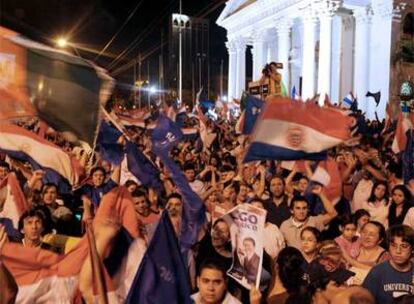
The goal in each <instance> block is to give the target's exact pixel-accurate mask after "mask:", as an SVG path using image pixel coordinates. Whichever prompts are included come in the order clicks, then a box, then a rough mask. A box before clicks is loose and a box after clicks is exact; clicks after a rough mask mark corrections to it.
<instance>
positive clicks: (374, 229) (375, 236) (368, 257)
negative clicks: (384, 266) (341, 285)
mask: <svg viewBox="0 0 414 304" xmlns="http://www.w3.org/2000/svg"><path fill="white" fill-rule="evenodd" d="M384 240H385V228H384V226H383V225H382V224H381V223H378V222H375V221H369V222H368V223H366V224H365V225H364V226H363V227H362V230H361V244H360V250H359V254H358V256H356V257H355V258H352V257H350V256H349V255H348V254H347V253H346V252H343V255H344V258H345V259H346V261H347V262H348V264H349V267H350V270H351V271H354V272H355V273H356V275H355V277H354V278H353V284H361V283H362V281H363V280H364V278H365V277H366V275H367V274H368V272H369V270H370V269H371V268H372V267H373V266H375V265H377V264H379V263H381V262H384V261H386V260H387V259H388V253H387V251H386V250H385V249H384V247H383V246H382V244H383V242H384Z"/></svg>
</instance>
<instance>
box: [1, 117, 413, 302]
mask: <svg viewBox="0 0 414 304" xmlns="http://www.w3.org/2000/svg"><path fill="white" fill-rule="evenodd" d="M352 115H354V116H355V117H356V120H357V121H359V122H361V123H360V124H359V126H360V130H359V133H360V137H359V142H358V144H356V145H353V146H352V147H349V146H346V145H342V146H337V147H335V148H333V149H331V150H330V151H329V153H328V161H330V162H331V163H332V164H334V166H335V168H336V170H337V172H339V176H340V185H339V188H340V194H341V195H340V197H339V198H338V199H335V200H332V199H330V196H329V195H327V192H328V190H329V189H326V187H325V186H323V185H321V184H320V183H318V182H316V181H314V180H312V177H313V175H314V172H315V170H316V167H317V164H318V162H317V161H308V160H301V161H298V162H296V163H295V164H294V165H293V167H290V168H289V169H287V166H284V164H283V162H281V161H276V160H264V161H259V162H251V163H243V157H244V154H245V152H246V149H247V147H248V143H249V138H248V136H245V135H242V134H237V133H236V132H235V124H236V121H235V120H233V119H232V118H229V117H228V116H227V113H224V112H223V111H221V112H219V113H218V117H219V118H218V119H217V120H215V121H213V120H209V121H208V122H207V129H208V132H209V133H210V134H212V133H214V134H216V136H215V138H214V140H213V141H212V143H211V145H210V147H208V148H206V147H204V148H201V149H200V148H199V147H198V139H197V138H187V139H186V138H185V139H184V140H182V141H181V142H180V143H179V144H178V146H177V147H175V148H174V149H173V150H172V152H171V153H170V157H171V159H173V160H174V161H175V163H177V164H179V165H180V167H181V170H182V171H183V173H184V174H185V177H186V179H187V182H188V184H189V186H190V187H191V189H192V190H193V191H194V192H195V193H196V194H197V195H198V196H199V197H200V199H201V200H202V201H203V202H204V205H205V212H206V219H207V220H206V223H205V225H204V226H203V229H201V230H200V232H199V238H198V240H197V242H196V243H195V244H194V245H193V246H192V248H191V250H190V251H189V253H188V257H185V261H186V263H187V266H188V279H189V282H191V288H192V290H193V292H194V294H193V296H192V299H193V301H194V303H197V304H198V303H200V304H201V303H210V304H216V303H226V304H227V303H252V304H255V303H270V304H273V303H274V304H278V303H301V304H302V303H303V304H306V303H314V304H325V303H335V304H336V303H338V304H341V303H382V304H386V303H414V267H413V263H412V258H413V250H414V230H413V229H414V208H413V207H414V201H413V197H412V194H413V193H414V184H413V183H411V182H408V183H404V180H403V176H402V175H403V163H402V160H401V157H400V155H397V154H395V153H393V152H392V149H391V144H392V141H393V139H394V133H395V123H391V124H385V122H384V121H378V120H373V121H369V120H368V119H366V118H365V117H364V114H363V113H361V112H360V111H356V112H355V113H353V114H352ZM196 121H197V120H196V119H194V118H191V117H189V118H187V121H186V122H185V124H186V123H187V124H188V123H189V124H191V123H194V122H196ZM23 125H24V126H25V127H26V128H28V129H30V130H31V131H33V132H37V122H31V123H27V122H26V123H25V124H23ZM127 132H128V133H127V134H126V135H127V136H128V138H129V139H130V140H132V141H134V142H135V143H136V144H137V145H138V147H139V149H141V150H142V152H143V153H144V154H145V155H146V156H147V157H148V159H150V160H152V161H153V163H154V164H156V165H157V166H158V169H159V170H160V172H161V173H160V180H161V182H162V189H161V190H160V189H157V190H156V189H153V188H149V187H146V186H144V185H142V183H140V181H139V180H137V179H135V178H131V177H130V176H131V174H130V173H129V172H128V170H127V169H126V168H125V166H123V165H122V164H121V165H116V166H115V165H111V164H110V163H108V162H107V161H104V160H102V158H101V157H100V155H99V153H97V152H95V154H93V155H92V154H90V153H88V152H87V151H86V150H84V149H82V148H81V147H79V146H77V145H76V143H73V142H70V141H68V139H67V138H64V136H62V134H60V133H58V132H54V133H53V134H49V135H46V137H47V138H48V139H49V140H50V141H53V142H54V143H55V144H57V145H59V146H60V147H62V149H64V150H65V151H66V152H67V153H69V154H71V155H72V156H74V157H76V158H77V159H78V161H79V162H80V163H81V165H82V167H83V168H84V169H85V179H84V181H83V183H82V184H81V185H80V186H79V187H77V189H72V190H73V191H71V192H70V193H64V194H63V193H59V186H58V185H55V184H52V183H44V182H43V177H44V172H43V171H42V170H34V169H32V168H30V166H28V165H27V164H25V163H22V162H20V161H18V160H16V159H13V157H11V156H10V155H7V154H2V155H1V159H2V160H1V162H0V183H1V180H4V179H6V178H7V177H8V176H10V174H14V175H15V176H16V177H17V180H18V181H19V183H20V185H21V188H22V189H23V193H24V195H25V198H26V200H27V205H28V206H29V208H28V209H27V210H26V211H24V213H23V214H22V215H21V217H20V220H19V223H18V227H17V228H16V227H14V226H13V224H12V223H11V221H10V219H7V218H4V217H3V218H1V219H0V223H1V226H0V227H1V228H0V252H1V248H2V246H3V245H4V243H5V242H17V243H21V245H22V246H27V247H39V248H42V249H43V250H51V251H54V252H56V253H58V254H64V253H65V252H67V250H68V247H70V246H68V243H69V242H76V240H77V238H79V237H81V236H82V235H83V234H84V225H83V223H85V222H87V221H88V220H91V219H93V217H94V215H95V214H96V211H97V209H98V208H99V206H100V202H101V199H102V197H103V196H104V195H105V194H106V193H108V192H109V191H110V190H111V189H113V188H115V187H118V186H125V187H126V188H127V189H128V191H129V192H130V194H131V198H132V202H133V204H134V206H135V211H136V217H137V218H138V220H139V223H140V225H139V229H140V232H141V235H142V237H143V238H144V239H145V241H146V242H147V243H149V242H150V241H151V238H152V235H153V234H154V231H155V229H156V226H157V223H158V221H159V219H160V217H161V213H162V212H163V211H166V212H168V214H169V216H170V219H171V222H172V224H173V227H174V230H175V233H176V234H177V236H178V237H179V236H180V233H181V228H182V227H181V225H182V213H183V208H184V206H183V201H182V195H181V193H179V191H177V187H176V185H175V183H174V182H175V181H174V180H173V179H171V175H170V172H168V171H167V170H166V169H165V167H164V166H163V164H162V163H161V162H160V161H159V160H157V158H156V157H155V155H154V154H153V153H152V151H151V141H150V133H151V131H150V130H145V129H140V128H129V129H128V131H127ZM269 132H277V130H269ZM118 142H119V143H121V144H123V143H124V142H125V138H124V136H121V137H120V138H119V141H118ZM0 196H1V197H0V210H2V209H3V205H4V203H5V201H6V199H5V195H4V193H0ZM240 204H251V205H253V206H255V207H257V208H261V209H264V210H266V211H267V216H266V223H265V229H264V232H263V234H264V235H263V240H264V246H263V259H262V268H263V271H262V274H261V279H260V286H259V288H255V287H253V288H251V289H250V290H248V289H246V288H245V287H243V286H241V285H240V284H239V283H238V282H237V281H235V280H234V279H233V278H231V277H228V275H227V270H228V269H230V268H231V266H232V263H233V252H232V247H231V234H230V227H229V226H228V224H227V223H226V221H223V220H222V219H221V216H223V215H224V214H226V213H227V212H228V211H230V210H231V209H233V208H234V207H235V206H237V205H240ZM0 214H1V213H0ZM251 241H253V244H254V240H251ZM251 241H250V242H251ZM248 245H249V244H245V247H246V248H247V247H248ZM0 262H1V255H0ZM159 292H163V291H162V290H160V291H159Z"/></svg>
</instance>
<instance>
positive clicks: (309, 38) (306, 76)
mask: <svg viewBox="0 0 414 304" xmlns="http://www.w3.org/2000/svg"><path fill="white" fill-rule="evenodd" d="M304 13H306V12H304ZM302 20H303V52H302V53H303V59H302V98H303V99H304V100H306V99H308V98H312V97H313V96H314V95H315V28H316V22H317V19H316V18H314V17H313V16H306V17H304V18H303V19H302Z"/></svg>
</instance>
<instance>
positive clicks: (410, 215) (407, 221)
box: [403, 207, 414, 229]
mask: <svg viewBox="0 0 414 304" xmlns="http://www.w3.org/2000/svg"><path fill="white" fill-rule="evenodd" d="M403 224H404V225H407V226H409V227H411V228H413V229H414V207H411V208H410V209H408V211H407V214H406V215H405V218H404V221H403Z"/></svg>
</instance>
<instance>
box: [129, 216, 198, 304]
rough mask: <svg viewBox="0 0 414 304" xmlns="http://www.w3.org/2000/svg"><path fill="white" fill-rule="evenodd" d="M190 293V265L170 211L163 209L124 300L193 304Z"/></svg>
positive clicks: (150, 303)
mask: <svg viewBox="0 0 414 304" xmlns="http://www.w3.org/2000/svg"><path fill="white" fill-rule="evenodd" d="M190 296H191V290H190V283H189V281H188V272H187V267H186V265H185V264H184V261H183V259H182V257H181V253H180V249H179V246H178V242H177V238H176V236H175V233H174V228H173V226H172V224H171V221H170V218H169V216H168V213H167V212H165V211H164V212H163V214H162V216H161V219H160V222H159V224H158V226H157V229H156V231H155V233H154V236H153V238H152V240H151V242H150V244H149V246H148V249H147V252H146V253H145V256H144V258H143V259H142V262H141V265H140V266H139V269H138V272H137V275H136V276H135V278H134V281H133V283H132V286H131V289H130V291H129V294H128V297H127V299H126V301H125V303H126V304H132V303H134V304H135V303H139V304H155V303H169V304H175V303H176V304H187V303H188V304H190V303H192V301H191V298H190Z"/></svg>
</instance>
